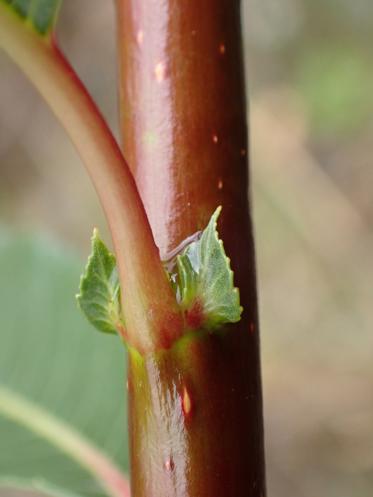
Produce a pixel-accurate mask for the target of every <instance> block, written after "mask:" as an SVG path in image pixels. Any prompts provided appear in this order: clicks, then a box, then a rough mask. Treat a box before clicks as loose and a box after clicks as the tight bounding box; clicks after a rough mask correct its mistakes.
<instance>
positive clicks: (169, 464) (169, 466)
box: [164, 457, 175, 471]
mask: <svg viewBox="0 0 373 497" xmlns="http://www.w3.org/2000/svg"><path fill="white" fill-rule="evenodd" d="M164 469H165V470H166V471H173V470H174V469H175V463H174V460H173V459H172V457H169V458H168V459H166V461H165V463H164Z"/></svg>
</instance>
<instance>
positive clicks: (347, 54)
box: [298, 45, 373, 135]
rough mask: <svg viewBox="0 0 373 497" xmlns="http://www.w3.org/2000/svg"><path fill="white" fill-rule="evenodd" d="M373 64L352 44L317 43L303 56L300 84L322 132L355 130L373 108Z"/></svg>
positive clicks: (336, 132)
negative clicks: (355, 49) (356, 50)
mask: <svg viewBox="0 0 373 497" xmlns="http://www.w3.org/2000/svg"><path fill="white" fill-rule="evenodd" d="M372 85H373V71H372V66H371V64H370V63H369V61H368V60H366V59H365V57H364V54H363V53H362V52H355V51H353V49H351V47H345V46H343V45H341V46H339V45H336V46H329V47H328V46H325V45H316V46H315V45H314V46H313V47H312V50H310V51H307V50H306V51H305V53H304V54H303V55H302V57H300V58H299V65H298V86H299V89H300V92H301V94H302V95H303V97H304V100H305V103H306V105H307V107H308V111H309V115H310V119H311V125H312V126H313V129H314V131H316V132H317V133H318V134H321V135H322V134H344V133H351V132H352V131H354V130H355V129H357V128H359V127H360V126H362V125H363V124H364V123H365V122H366V120H367V119H368V118H370V117H371V115H372V112H373V103H372V98H371V89H372Z"/></svg>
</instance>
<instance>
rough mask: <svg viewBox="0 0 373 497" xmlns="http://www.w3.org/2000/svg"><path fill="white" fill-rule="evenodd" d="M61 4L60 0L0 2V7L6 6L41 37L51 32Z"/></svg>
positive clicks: (11, 0)
mask: <svg viewBox="0 0 373 497" xmlns="http://www.w3.org/2000/svg"><path fill="white" fill-rule="evenodd" d="M61 3H62V0H0V5H1V4H3V5H6V6H7V7H8V8H9V9H10V10H11V11H13V12H14V13H15V14H17V16H18V17H19V19H20V21H22V22H24V23H25V24H26V25H29V26H31V27H32V28H33V29H34V30H35V31H36V32H37V34H38V35H40V36H42V37H47V36H48V35H49V34H50V33H51V31H52V30H53V28H54V25H55V22H56V19H57V14H58V10H59V7H60V5H61Z"/></svg>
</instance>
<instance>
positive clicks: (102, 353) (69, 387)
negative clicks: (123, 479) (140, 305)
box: [0, 227, 128, 497]
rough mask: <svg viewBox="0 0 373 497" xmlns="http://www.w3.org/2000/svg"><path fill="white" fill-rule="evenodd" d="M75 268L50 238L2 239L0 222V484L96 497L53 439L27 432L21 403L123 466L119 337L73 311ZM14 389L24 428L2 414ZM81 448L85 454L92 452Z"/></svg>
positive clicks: (87, 476) (125, 461) (91, 482)
mask: <svg viewBox="0 0 373 497" xmlns="http://www.w3.org/2000/svg"><path fill="white" fill-rule="evenodd" d="M79 271H80V263H79V262H78V261H76V259H75V258H73V257H71V256H70V257H67V256H66V254H64V253H63V252H62V251H60V250H56V249H55V248H54V247H53V246H51V244H50V243H48V242H45V241H44V242H42V241H41V240H39V241H37V242H36V241H35V240H34V241H31V240H26V239H25V238H23V239H22V238H21V239H17V238H14V237H13V236H11V235H9V236H6V234H4V230H3V228H1V227H0V274H1V280H0V303H1V304H0V305H1V323H0V344H1V345H0V487H1V486H2V484H3V482H4V481H5V482H8V481H9V482H12V483H13V484H16V485H22V486H25V487H36V488H46V494H47V495H61V496H62V495H66V497H68V496H70V495H71V496H73V495H84V496H92V497H94V496H96V497H97V496H100V495H104V494H105V492H104V491H103V489H102V488H100V486H99V485H98V483H97V482H96V481H95V480H94V479H93V478H92V476H91V475H90V474H89V473H88V472H87V471H86V470H85V469H84V468H83V467H82V466H81V465H80V464H79V463H77V462H76V461H75V460H74V459H73V458H72V457H71V456H69V455H67V454H64V452H63V451H61V449H60V448H59V447H60V444H54V443H50V440H48V437H43V436H38V434H37V432H38V431H37V430H36V431H35V432H34V431H32V430H30V426H35V423H34V421H35V420H33V419H31V418H32V416H35V413H33V411H32V406H31V411H28V408H29V406H28V405H27V404H28V403H32V405H35V406H37V408H38V409H39V410H42V411H45V412H46V414H47V415H49V414H51V415H52V416H54V417H56V418H57V419H58V420H59V423H61V422H62V423H65V424H66V423H67V424H68V426H72V427H73V429H75V430H78V431H79V432H80V433H81V434H83V436H84V437H85V438H87V439H89V440H90V441H92V442H93V443H94V444H95V445H96V446H97V447H99V448H100V449H101V450H103V451H105V452H107V453H108V454H109V456H110V457H111V458H112V459H114V460H116V461H117V464H118V466H119V465H120V466H121V468H123V471H124V470H125V469H128V457H127V447H126V446H125V443H123V442H124V441H125V440H126V439H127V436H126V433H127V432H126V429H125V425H126V422H125V416H126V411H125V397H124V391H125V387H124V384H123V379H124V347H123V346H122V345H121V342H120V340H119V339H118V337H108V339H106V338H107V337H105V336H103V335H100V334H98V333H96V332H95V331H93V330H92V329H91V326H90V325H89V324H88V323H86V322H85V320H84V318H83V317H82V316H81V314H80V312H79V311H78V310H77V306H76V302H75V299H74V293H75V291H76V287H77V282H78V279H79V278H78V275H79ZM8 393H9V395H8ZM13 395H16V396H17V398H16V402H18V398H19V399H21V401H22V402H26V404H25V405H24V406H23V407H24V409H25V410H26V412H25V413H22V414H25V415H26V418H28V417H31V418H30V423H29V424H28V425H26V424H25V423H23V422H22V420H20V419H17V418H15V417H14V416H13V414H14V413H12V412H10V410H11V408H10V410H9V412H7V409H8V408H9V404H8V402H9V400H10V401H12V399H13ZM3 404H4V405H3ZM3 407H4V408H5V411H4V409H3ZM4 412H5V416H4ZM40 421H41V422H42V423H44V424H45V423H49V421H48V419H46V418H44V417H43V418H40ZM56 434H57V436H58V438H63V437H64V436H66V435H65V434H64V432H62V433H61V434H59V433H58V432H56ZM74 443H77V444H79V441H78V440H76V439H75V442H74ZM62 444H63V440H62ZM82 450H84V454H85V458H86V459H87V460H89V458H95V457H96V456H95V454H93V453H92V452H89V453H88V452H87V450H85V449H82ZM49 487H51V488H52V489H53V488H54V487H55V488H56V489H57V488H59V489H63V491H61V490H59V492H60V493H58V492H57V493H55V492H54V491H53V492H49ZM65 491H66V493H64V492H65Z"/></svg>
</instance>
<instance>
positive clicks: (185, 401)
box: [181, 386, 192, 417]
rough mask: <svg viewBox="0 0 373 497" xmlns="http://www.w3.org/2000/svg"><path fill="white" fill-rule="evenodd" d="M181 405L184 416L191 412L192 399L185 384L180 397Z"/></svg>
mask: <svg viewBox="0 0 373 497" xmlns="http://www.w3.org/2000/svg"><path fill="white" fill-rule="evenodd" d="M181 407H182V409H183V414H184V417H188V416H190V413H191V412H192V399H191V398H190V394H189V392H188V390H187V388H186V387H185V386H184V388H183V395H182V398H181Z"/></svg>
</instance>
